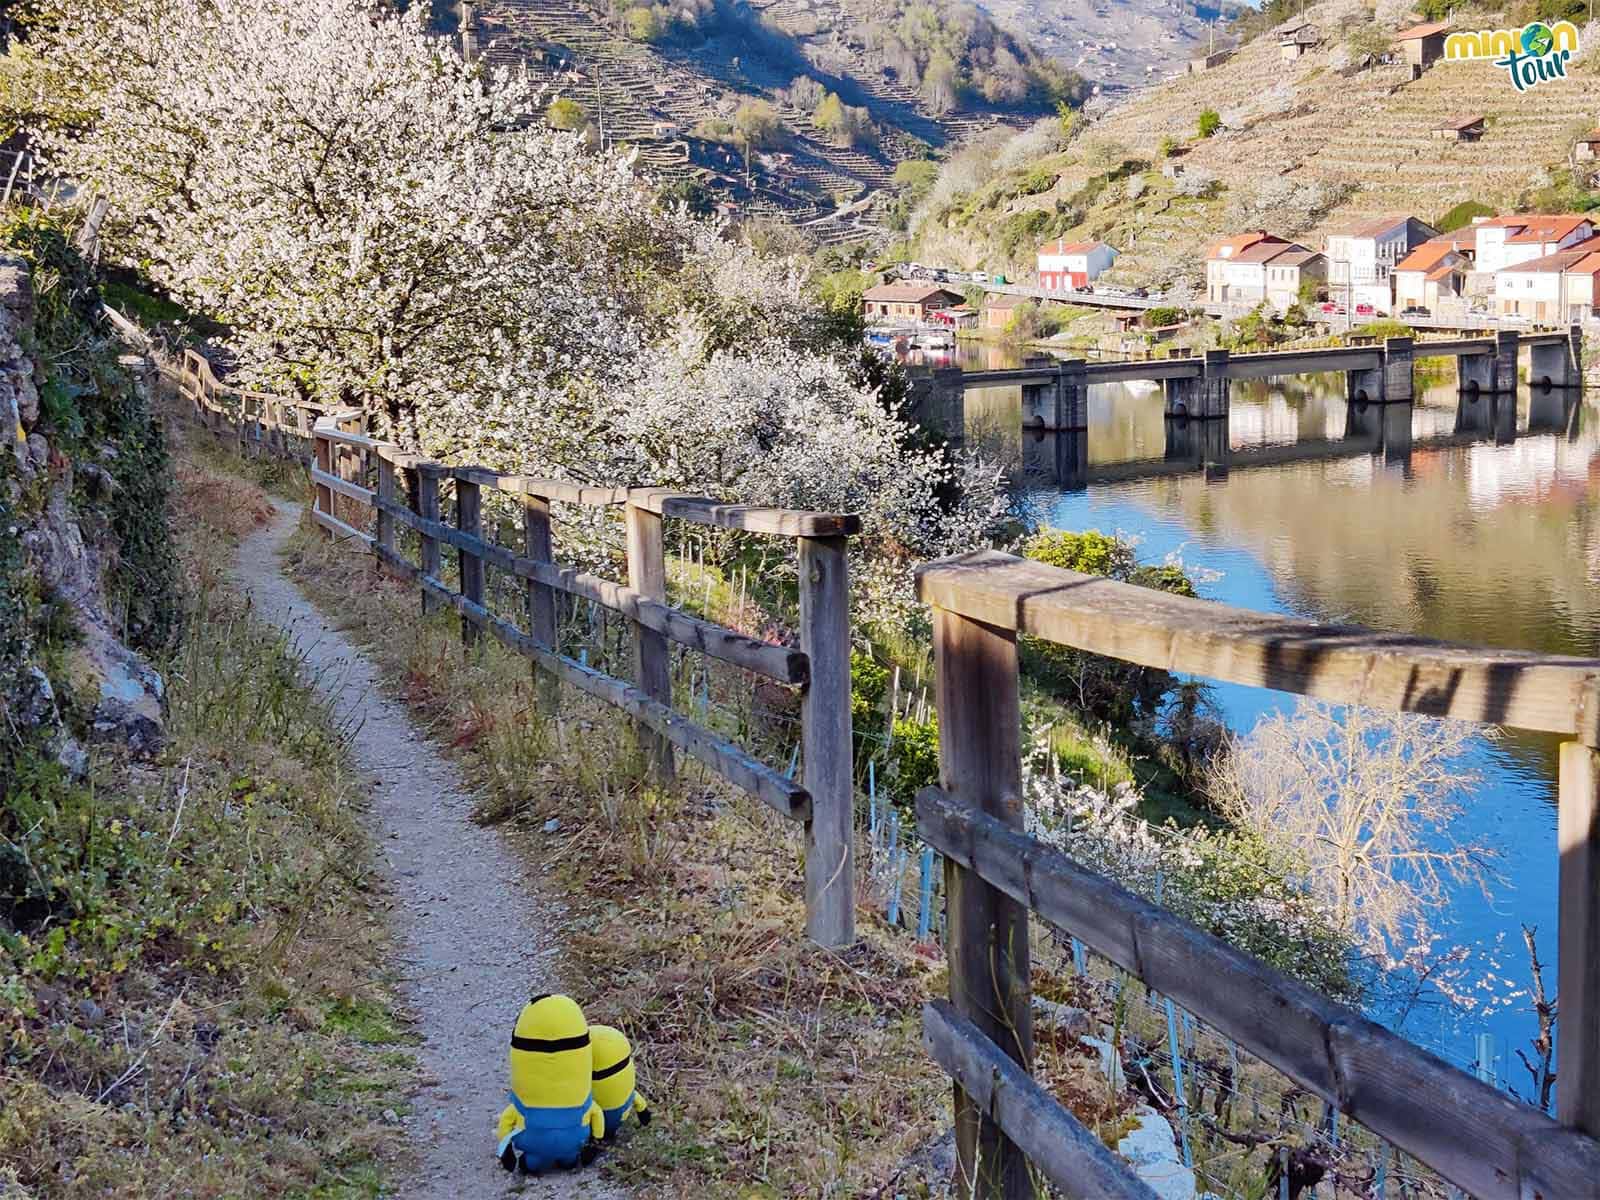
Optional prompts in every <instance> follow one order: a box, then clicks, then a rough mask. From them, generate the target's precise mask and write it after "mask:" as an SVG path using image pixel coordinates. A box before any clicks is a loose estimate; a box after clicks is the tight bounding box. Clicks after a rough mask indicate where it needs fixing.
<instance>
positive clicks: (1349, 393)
mask: <svg viewBox="0 0 1600 1200" xmlns="http://www.w3.org/2000/svg"><path fill="white" fill-rule="evenodd" d="M1386 375H1387V372H1386V371H1385V370H1384V368H1383V367H1359V368H1357V369H1355V370H1352V371H1346V372H1345V373H1344V398H1345V402H1346V403H1347V404H1349V405H1350V407H1351V408H1355V407H1357V406H1358V405H1364V404H1383V403H1384V402H1385V401H1386V399H1387V397H1386V395H1385V393H1384V384H1385V382H1386Z"/></svg>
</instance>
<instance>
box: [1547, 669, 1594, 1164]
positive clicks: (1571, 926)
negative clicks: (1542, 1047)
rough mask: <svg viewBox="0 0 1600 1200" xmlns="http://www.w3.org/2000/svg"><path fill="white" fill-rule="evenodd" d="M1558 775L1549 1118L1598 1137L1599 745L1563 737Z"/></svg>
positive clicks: (1592, 698)
mask: <svg viewBox="0 0 1600 1200" xmlns="http://www.w3.org/2000/svg"><path fill="white" fill-rule="evenodd" d="M1590 696H1591V703H1593V702H1594V701H1595V700H1600V691H1593V692H1591V693H1590ZM1560 778H1561V783H1560V813H1559V816H1558V817H1557V840H1558V841H1559V843H1560V847H1561V870H1560V882H1559V884H1558V891H1559V896H1560V930H1559V933H1558V935H1557V950H1556V956H1557V960H1558V961H1557V965H1556V973H1557V977H1558V978H1557V995H1558V996H1559V998H1560V1004H1561V1012H1560V1016H1559V1018H1558V1024H1557V1042H1556V1053H1557V1064H1556V1065H1557V1069H1556V1117H1557V1119H1559V1120H1560V1121H1561V1123H1562V1124H1563V1125H1570V1126H1571V1127H1573V1128H1574V1129H1581V1130H1582V1131H1583V1132H1584V1133H1587V1134H1588V1135H1589V1136H1591V1137H1600V752H1596V750H1595V749H1594V747H1592V746H1585V745H1583V744H1582V743H1579V742H1565V743H1563V744H1562V746H1561V776H1560Z"/></svg>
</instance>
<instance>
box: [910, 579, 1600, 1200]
mask: <svg viewBox="0 0 1600 1200" xmlns="http://www.w3.org/2000/svg"><path fill="white" fill-rule="evenodd" d="M919 591H920V594H921V596H922V598H923V599H924V600H925V601H927V602H928V603H929V604H931V605H932V606H933V616H934V653H935V661H936V667H937V676H938V711H939V729H940V744H939V765H940V786H939V787H937V788H929V789H926V790H925V791H924V792H923V793H922V794H921V795H920V796H919V797H918V801H917V827H918V830H919V832H920V833H921V835H922V837H923V838H924V840H926V841H927V842H928V843H929V844H930V845H932V846H933V847H935V848H936V849H937V850H939V851H940V852H941V853H943V854H944V855H945V860H946V895H947V897H948V900H947V905H948V915H947V916H948V937H947V950H948V954H949V959H950V1003H949V1004H948V1005H945V1004H943V1003H935V1004H933V1005H930V1006H929V1007H928V1008H927V1010H926V1011H925V1013H924V1035H925V1040H926V1042H927V1045H928V1048H929V1050H930V1052H931V1053H932V1055H933V1057H934V1058H935V1059H936V1060H937V1061H938V1062H939V1063H940V1065H941V1066H943V1067H944V1068H945V1070H946V1071H948V1072H949V1073H950V1074H951V1075H952V1076H953V1077H954V1079H955V1081H956V1131H957V1156H958V1161H959V1164H960V1169H961V1172H962V1174H963V1180H962V1181H961V1185H960V1186H961V1191H962V1194H963V1195H969V1194H970V1195H972V1196H975V1197H977V1198H980V1200H991V1198H996V1197H1003V1198H1004V1200H1021V1198H1022V1197H1032V1196H1033V1195H1034V1194H1035V1192H1034V1188H1033V1184H1032V1180H1031V1179H1030V1178H1029V1162H1030V1161H1031V1163H1032V1165H1033V1167H1034V1168H1036V1169H1038V1170H1039V1171H1041V1172H1043V1173H1044V1174H1045V1175H1046V1176H1048V1177H1049V1178H1050V1179H1051V1180H1052V1181H1053V1182H1054V1183H1055V1184H1056V1185H1057V1186H1058V1187H1059V1188H1061V1189H1062V1191H1063V1192H1064V1193H1065V1194H1066V1195H1068V1196H1073V1197H1084V1198H1085V1200H1088V1198H1090V1197H1106V1196H1110V1197H1124V1196H1127V1197H1134V1196H1138V1197H1147V1196H1148V1195H1150V1193H1149V1191H1148V1189H1147V1188H1146V1187H1145V1185H1144V1184H1142V1183H1140V1182H1139V1181H1138V1180H1136V1179H1134V1178H1133V1176H1132V1175H1131V1174H1129V1173H1128V1172H1127V1171H1125V1170H1123V1169H1122V1168H1120V1167H1119V1166H1118V1165H1117V1163H1116V1162H1115V1161H1112V1162H1110V1163H1108V1162H1107V1160H1106V1156H1105V1155H1104V1153H1103V1148H1102V1147H1100V1146H1099V1144H1098V1141H1097V1140H1096V1139H1095V1138H1094V1136H1093V1135H1092V1134H1091V1133H1090V1132H1089V1131H1088V1130H1085V1129H1083V1128H1082V1127H1081V1126H1080V1125H1078V1124H1077V1123H1076V1121H1075V1120H1074V1119H1073V1118H1072V1116H1071V1115H1070V1114H1069V1113H1067V1112H1066V1111H1065V1110H1064V1109H1062V1108H1060V1107H1059V1106H1056V1105H1054V1103H1053V1101H1050V1100H1049V1097H1048V1096H1045V1095H1043V1094H1042V1093H1040V1091H1039V1089H1038V1088H1037V1087H1036V1085H1034V1084H1033V1083H1032V1081H1031V1079H1030V1078H1029V1076H1028V1070H1029V1068H1030V1064H1031V1060H1032V1057H1033V1039H1032V1030H1031V1004H1030V995H1029V987H1030V984H1029V942H1028V937H1029V931H1028V924H1029V922H1028V914H1029V912H1035V913H1038V914H1039V915H1040V916H1041V917H1042V918H1044V920H1045V921H1046V922H1048V923H1049V924H1050V925H1053V926H1055V927H1056V928H1058V929H1061V930H1063V931H1065V932H1067V933H1070V934H1071V935H1072V936H1074V937H1076V938H1079V939H1081V940H1082V941H1083V942H1085V943H1087V944H1088V945H1089V946H1090V947H1092V948H1093V949H1094V950H1096V951H1098V952H1099V953H1100V954H1102V955H1104V956H1105V957H1106V958H1107V959H1109V960H1110V961H1111V962H1113V963H1115V964H1116V965H1117V966H1119V967H1121V968H1122V969H1123V970H1125V971H1128V972H1129V973H1131V974H1133V975H1135V976H1137V977H1138V978H1140V979H1142V980H1143V981H1144V982H1145V983H1146V984H1147V985H1148V986H1149V987H1150V988H1151V989H1153V990H1155V991H1158V992H1160V993H1161V994H1163V995H1165V996H1169V997H1171V998H1172V999H1173V1000H1174V1001H1176V1002H1177V1003H1179V1004H1181V1005H1183V1006H1184V1007H1185V1008H1187V1009H1188V1010H1189V1011H1190V1012H1192V1013H1194V1014H1195V1015H1196V1016H1197V1017H1199V1018H1200V1019H1201V1020H1203V1021H1206V1022H1208V1023H1210V1024H1211V1025H1212V1026H1214V1027H1215V1028H1216V1029H1217V1030H1219V1031H1220V1032H1222V1033H1224V1034H1226V1035H1227V1036H1228V1037H1230V1038H1232V1039H1233V1040H1234V1041H1235V1042H1237V1043H1238V1044H1239V1045H1240V1046H1242V1047H1244V1048H1245V1049H1247V1050H1248V1051H1250V1052H1251V1053H1253V1054H1255V1055H1256V1056H1258V1057H1259V1058H1261V1059H1262V1060H1263V1061H1265V1062H1267V1063H1269V1064H1271V1065H1272V1066H1274V1067H1275V1068H1277V1069H1278V1070H1279V1071H1281V1072H1283V1073H1284V1074H1285V1075H1286V1076H1288V1077H1289V1078H1290V1079H1292V1080H1293V1081H1295V1083H1297V1084H1299V1085H1300V1086H1302V1087H1304V1088H1306V1089H1308V1090H1309V1091H1311V1092H1312V1093H1314V1094H1316V1095H1317V1096H1320V1097H1321V1098H1322V1099H1323V1100H1324V1101H1326V1102H1327V1103H1328V1104H1329V1105H1331V1106H1333V1107H1334V1108H1336V1109H1338V1111H1340V1112H1342V1113H1344V1114H1346V1115H1347V1116H1349V1117H1350V1118H1351V1119H1353V1120H1355V1121H1357V1122H1359V1123H1361V1124H1362V1125H1363V1126H1365V1127H1366V1128H1367V1129H1369V1130H1370V1131H1372V1132H1373V1133H1374V1134H1376V1135H1378V1136H1379V1137H1382V1138H1384V1139H1386V1140H1387V1141H1389V1142H1391V1143H1392V1144H1394V1145H1395V1146H1397V1147H1399V1148H1400V1149H1402V1150H1404V1151H1405V1152H1406V1153H1408V1154H1411V1155H1412V1156H1414V1157H1415V1158H1417V1159H1418V1160H1420V1161H1421V1162H1423V1163H1425V1164H1426V1165H1427V1166H1429V1167H1431V1168H1432V1169H1433V1170H1435V1171H1437V1172H1438V1173H1439V1175H1440V1176H1442V1177H1443V1178H1444V1179H1446V1180H1448V1181H1449V1182H1450V1183H1452V1184H1454V1185H1455V1186H1457V1187H1460V1188H1462V1189H1464V1190H1465V1191H1467V1192H1468V1193H1470V1194H1471V1195H1473V1196H1476V1197H1481V1198H1484V1200H1501V1198H1504V1200H1534V1198H1542V1200H1558V1198H1560V1200H1582V1198H1594V1197H1600V1142H1597V1141H1596V1140H1595V1139H1596V1138H1597V1137H1600V754H1597V752H1596V749H1595V747H1596V745H1597V744H1600V659H1580V658H1565V657H1558V656H1552V655H1541V654H1531V653H1518V652H1513V651H1503V650H1489V649H1480V648H1473V647H1464V646H1455V645H1450V644H1447V643H1443V642H1435V641H1430V640H1427V639H1423V638H1417V637H1409V636H1404V635H1397V634H1386V633H1378V632H1374V631H1372V630H1367V629H1360V628H1354V627H1337V626H1328V625H1318V624H1314V623H1309V622H1303V621H1297V620H1294V619H1290V618H1281V617H1275V616H1270V615H1266V614H1262V613H1255V612H1248V611H1245V610H1242V609H1236V608H1230V607H1227V606H1224V605H1219V604H1215V603H1212V602H1208V601H1203V600H1190V599H1185V598H1182V597H1177V596H1168V595H1165V594H1163V593H1159V592H1155V591H1151V590H1149V589H1145V588H1139V587H1135V586H1132V585H1128V584H1121V583H1114V582H1111V581H1109V580H1105V579H1099V578H1094V577H1090V576H1085V575H1079V574H1076V573H1074V572H1071V571H1064V570H1060V569H1057V568H1053V567H1047V566H1044V565H1042V564H1038V563H1033V562H1029V561H1026V560H1023V559H1017V558H1013V557H1011V556H1009V555H1005V554H998V553H994V552H983V553H977V554H972V555H966V556H963V557H960V558H956V559H948V560H943V561H939V562H935V563H930V564H927V565H926V566H924V567H923V568H922V569H921V571H920V572H919ZM1019 634H1028V635H1031V636H1034V637H1039V638H1046V639H1048V640H1050V641H1054V642H1059V643H1061V644H1064V645H1068V646H1073V647H1075V648H1077V649H1080V650H1085V651H1089V652H1092V653H1095V654H1103V655H1108V656H1111V657H1114V658H1120V659H1123V660H1125V661H1127V662H1131V663H1137V664H1140V665H1143V666H1149V667H1159V668H1163V669H1166V670H1170V671H1177V672H1185V673H1191V674H1195V675H1203V676H1208V677H1210V678H1213V679H1218V680H1223V681H1226V682H1230V683H1240V684H1246V685H1253V686H1260V687H1270V688H1275V689H1278V690H1281V691H1287V692H1295V693H1300V694H1303V695H1307V696H1314V697H1320V698H1322V699H1324V700H1328V701H1332V702H1336V703H1342V704H1360V705H1367V706H1371V707H1375V708H1382V709H1388V710H1392V711H1400V712H1416V713H1427V714H1432V715H1436V716H1444V717H1454V718H1461V719H1466V720H1471V721H1477V722H1492V723H1496V724H1502V725H1510V726H1515V727H1519V728H1524V729H1531V730H1540V731H1545V732H1552V733H1557V734H1562V735H1566V736H1569V737H1571V738H1573V739H1574V740H1573V741H1571V742H1568V743H1566V744H1564V745H1563V746H1562V749H1561V759H1560V816H1559V822H1558V842H1559V854H1560V866H1559V870H1560V884H1559V895H1560V900H1559V903H1560V922H1561V924H1560V934H1559V965H1558V972H1559V1002H1560V1027H1559V1031H1558V1032H1559V1068H1560V1070H1559V1074H1558V1076H1557V1115H1558V1117H1559V1121H1560V1123H1559V1124H1558V1123H1557V1121H1554V1120H1551V1119H1550V1118H1549V1117H1547V1116H1545V1115H1544V1114H1543V1113H1542V1112H1540V1111H1538V1110H1537V1109H1535V1108H1532V1107H1529V1106H1527V1105H1524V1104H1521V1103H1518V1102H1517V1101H1515V1100H1513V1099H1511V1098H1510V1097H1508V1096H1506V1095H1505V1094H1504V1093H1502V1092H1500V1091H1497V1090H1496V1089H1495V1088H1493V1087H1491V1086H1490V1085H1488V1084H1486V1083H1482V1082H1480V1081H1478V1080H1477V1079H1476V1078H1474V1077H1473V1076H1471V1075H1469V1074H1467V1073H1465V1072H1462V1071H1459V1070H1457V1069H1455V1068H1454V1067H1451V1066H1449V1065H1448V1064H1446V1063H1445V1062H1443V1061H1442V1060H1440V1059H1438V1058H1436V1057H1434V1056H1433V1055H1431V1054H1429V1053H1428V1052H1426V1051H1424V1050H1422V1049H1420V1048H1419V1047H1417V1046H1415V1045H1413V1044H1411V1043H1410V1042H1407V1041H1405V1040H1404V1039H1403V1038H1400V1037H1398V1036H1396V1035H1395V1034H1393V1033H1390V1032H1389V1031H1388V1030H1386V1029H1383V1028H1382V1027H1381V1026H1379V1025H1377V1024H1375V1023H1373V1022H1371V1021H1369V1020H1367V1019H1365V1018H1364V1017H1362V1016H1361V1014H1360V1013H1358V1012H1356V1011H1354V1010H1352V1009H1350V1008H1347V1007H1344V1006H1342V1005H1339V1004H1337V1003H1334V1002H1333V1001H1331V1000H1329V999H1327V998H1326V997H1324V996H1322V995H1320V994H1319V993H1317V992H1316V991H1314V990H1312V989H1311V988H1308V987H1306V986H1305V985H1303V984H1301V983H1298V982H1297V981H1295V980H1293V979H1290V978H1289V977H1287V976H1285V975H1283V974H1282V973H1280V972H1278V971H1276V970H1273V969H1272V968H1270V967H1268V966H1266V965H1265V964H1263V963H1262V962H1260V961H1259V960H1257V959H1254V958H1252V957H1251V956H1249V955H1247V954H1244V953H1242V952H1240V951H1238V950H1235V949H1234V948H1232V947H1231V946H1229V945H1228V944H1227V943H1225V942H1223V941H1221V940H1219V939H1217V938H1215V937H1213V936H1211V935H1210V934H1207V933H1205V932H1203V931H1202V930H1200V929H1198V928H1196V927H1195V926H1193V925H1190V924H1189V923H1188V922H1186V921H1183V920H1181V919H1179V918H1177V917H1175V916H1173V915H1171V914H1170V913H1167V912H1165V911H1164V910H1162V909H1160V908H1158V907H1156V906H1155V905H1152V904H1150V903H1149V902H1147V901H1145V900H1143V899H1141V898H1140V897H1138V896H1136V895H1134V894H1132V893H1131V892H1128V891H1127V890H1125V889H1123V888H1122V887H1120V886H1118V885H1117V884H1115V883H1113V882H1112V881H1111V880H1109V879H1106V878H1104V877H1102V876H1099V875H1097V874H1095V873H1094V872H1092V871H1089V870H1087V869H1085V868H1084V867H1082V866H1079V865H1078V864H1076V863H1074V862H1073V861H1072V860H1071V859H1069V858H1068V857H1067V856H1066V855H1064V854H1062V853H1061V852H1059V851H1057V850H1055V849H1053V848H1051V847H1050V846H1048V845H1046V844H1045V843H1043V842H1040V841H1038V840H1036V839H1034V838H1032V837H1030V836H1028V835H1027V834H1025V833H1024V832H1023V831H1022V824H1023V812H1022V799H1021V797H1022V786H1021V782H1022V781H1021V761H1022V759H1021V746H1020V723H1019V705H1018V690H1017V689H1018V660H1017V637H1018V635H1019Z"/></svg>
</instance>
